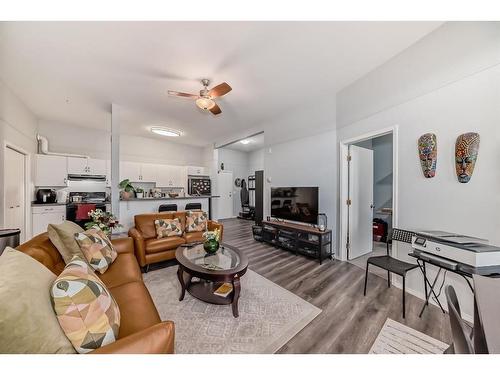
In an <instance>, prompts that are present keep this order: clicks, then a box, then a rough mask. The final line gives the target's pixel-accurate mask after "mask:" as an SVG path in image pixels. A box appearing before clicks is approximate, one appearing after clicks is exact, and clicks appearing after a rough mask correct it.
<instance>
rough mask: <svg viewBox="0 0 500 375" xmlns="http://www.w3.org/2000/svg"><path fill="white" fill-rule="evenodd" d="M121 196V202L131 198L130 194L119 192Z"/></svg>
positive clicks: (128, 192) (123, 191)
mask: <svg viewBox="0 0 500 375" xmlns="http://www.w3.org/2000/svg"><path fill="white" fill-rule="evenodd" d="M121 196H122V199H123V200H128V199H130V198H131V197H132V192H130V191H125V190H122V191H121Z"/></svg>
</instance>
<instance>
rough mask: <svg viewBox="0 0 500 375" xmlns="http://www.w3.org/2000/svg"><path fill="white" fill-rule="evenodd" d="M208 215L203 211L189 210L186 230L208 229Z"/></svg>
mask: <svg viewBox="0 0 500 375" xmlns="http://www.w3.org/2000/svg"><path fill="white" fill-rule="evenodd" d="M207 221H208V215H207V213H206V212H203V211H187V213H186V232H203V231H206V230H207Z"/></svg>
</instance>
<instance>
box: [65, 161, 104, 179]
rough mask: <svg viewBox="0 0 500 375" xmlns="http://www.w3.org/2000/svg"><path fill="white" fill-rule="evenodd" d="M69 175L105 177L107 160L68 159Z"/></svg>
mask: <svg viewBox="0 0 500 375" xmlns="http://www.w3.org/2000/svg"><path fill="white" fill-rule="evenodd" d="M68 173H69V174H82V175H105V174H106V160H103V159H92V158H75V157H68Z"/></svg>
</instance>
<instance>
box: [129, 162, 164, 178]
mask: <svg viewBox="0 0 500 375" xmlns="http://www.w3.org/2000/svg"><path fill="white" fill-rule="evenodd" d="M126 178H128V179H129V180H130V181H131V182H156V179H157V178H158V164H150V163H136V162H132V161H123V162H120V180H124V179H126Z"/></svg>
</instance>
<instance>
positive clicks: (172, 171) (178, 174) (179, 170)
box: [156, 165, 187, 188]
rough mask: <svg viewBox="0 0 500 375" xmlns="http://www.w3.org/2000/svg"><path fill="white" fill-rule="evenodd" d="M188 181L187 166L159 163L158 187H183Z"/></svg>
mask: <svg viewBox="0 0 500 375" xmlns="http://www.w3.org/2000/svg"><path fill="white" fill-rule="evenodd" d="M186 182H187V176H186V168H185V167H180V166H177V165H158V177H157V180H156V186H157V187H179V188H180V187H183V188H185V186H186Z"/></svg>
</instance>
